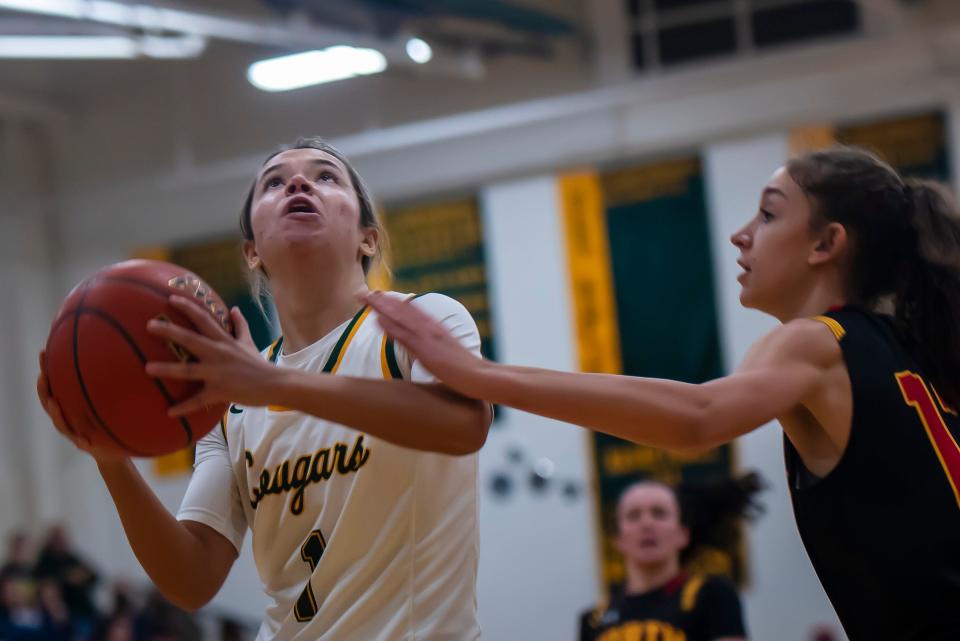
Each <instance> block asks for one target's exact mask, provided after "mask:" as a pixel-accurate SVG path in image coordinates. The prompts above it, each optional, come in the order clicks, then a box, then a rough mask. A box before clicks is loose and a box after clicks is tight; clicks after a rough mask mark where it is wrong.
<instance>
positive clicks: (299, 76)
mask: <svg viewBox="0 0 960 641" xmlns="http://www.w3.org/2000/svg"><path fill="white" fill-rule="evenodd" d="M386 68H387V59H386V58H385V57H384V56H383V54H382V53H380V52H379V51H377V50H376V49H361V48H357V47H347V46H336V47H327V48H326V49H321V50H315V51H305V52H303V53H295V54H293V55H290V56H282V57H280V58H270V59H268V60H261V61H259V62H255V63H253V64H252V65H250V68H249V69H248V70H247V79H248V80H249V81H250V84H252V85H253V86H254V87H256V88H257V89H262V90H264V91H288V90H290V89H299V88H300V87H306V86H309V85H317V84H320V83H324V82H333V81H334V80H343V79H344V78H352V77H353V76H365V75H369V74H372V73H379V72H381V71H383V70H384V69H386Z"/></svg>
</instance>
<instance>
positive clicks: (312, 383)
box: [271, 370, 489, 455]
mask: <svg viewBox="0 0 960 641" xmlns="http://www.w3.org/2000/svg"><path fill="white" fill-rule="evenodd" d="M273 385H274V387H275V389H274V390H271V396H273V397H275V398H277V400H278V402H279V404H281V405H283V406H285V407H289V408H291V409H295V410H297V411H300V412H304V413H306V414H312V415H313V416H317V417H319V418H323V419H326V420H329V421H333V422H335V423H340V424H341V425H347V426H349V427H352V428H354V429H357V430H360V431H362V432H366V433H367V434H370V435H372V436H376V437H377V438H381V439H383V440H385V441H389V442H390V443H393V444H395V445H400V446H403V447H409V448H413V449H417V450H424V451H429V452H440V453H442V454H453V455H460V454H469V453H471V452H475V451H477V450H478V449H480V447H481V446H482V445H483V443H484V441H485V440H486V437H487V428H488V426H489V410H488V406H487V404H486V403H484V402H483V401H477V400H473V399H467V398H464V397H462V396H459V395H457V394H455V393H453V392H451V391H450V390H448V389H446V388H445V387H443V386H442V385H439V384H419V383H410V382H407V381H384V380H378V379H366V378H352V377H348V376H330V375H326V374H313V373H308V372H300V371H296V370H289V371H285V372H284V375H283V376H281V377H277V380H276V381H275V382H274V383H273Z"/></svg>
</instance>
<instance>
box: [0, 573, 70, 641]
mask: <svg viewBox="0 0 960 641" xmlns="http://www.w3.org/2000/svg"><path fill="white" fill-rule="evenodd" d="M38 592H41V593H42V595H41V596H42V600H43V601H42V602H41V600H38ZM48 605H49V606H50V607H49V608H48V607H47V606H48ZM0 639H3V640H4V641H71V626H70V619H69V616H68V615H67V612H66V608H65V607H64V606H63V603H62V601H61V600H60V594H59V588H58V587H57V586H56V584H53V583H45V584H43V585H42V586H41V587H40V589H39V590H38V585H37V584H36V583H35V582H34V579H33V577H32V576H31V575H30V574H29V573H26V572H15V571H11V572H9V573H7V574H4V575H3V576H2V577H0Z"/></svg>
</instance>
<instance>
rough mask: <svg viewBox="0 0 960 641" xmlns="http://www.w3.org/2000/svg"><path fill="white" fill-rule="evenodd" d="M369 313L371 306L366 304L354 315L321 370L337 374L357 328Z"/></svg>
mask: <svg viewBox="0 0 960 641" xmlns="http://www.w3.org/2000/svg"><path fill="white" fill-rule="evenodd" d="M369 315H370V308H369V307H367V306H366V305H364V306H363V307H362V308H361V309H360V311H359V312H357V313H356V315H354V317H353V320H351V321H350V324H349V325H347V327H346V329H344V330H343V333H342V334H341V335H340V340H338V341H337V344H336V345H334V346H333V351H332V352H330V357H329V358H328V359H327V363H326V365H324V366H323V370H321V371H322V372H323V373H325V374H335V373H336V372H337V370H338V369H339V368H340V363H342V362H343V356H344V354H346V353H347V349H348V348H349V347H350V341H352V340H353V337H354V336H356V335H357V330H358V329H360V325H362V324H363V321H365V320H366V319H367V316H369Z"/></svg>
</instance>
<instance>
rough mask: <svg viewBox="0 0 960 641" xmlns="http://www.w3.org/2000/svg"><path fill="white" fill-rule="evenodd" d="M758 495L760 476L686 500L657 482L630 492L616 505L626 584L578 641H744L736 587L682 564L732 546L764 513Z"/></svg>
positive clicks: (585, 623) (689, 491)
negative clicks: (751, 519)
mask: <svg viewBox="0 0 960 641" xmlns="http://www.w3.org/2000/svg"><path fill="white" fill-rule="evenodd" d="M760 489H762V484H761V482H760V480H759V477H758V476H757V475H755V474H749V475H746V476H745V477H743V478H741V479H732V480H730V481H729V482H726V483H723V484H720V485H715V486H712V487H710V488H696V489H694V488H685V489H684V490H682V491H680V492H678V491H677V490H675V489H674V488H672V487H670V486H668V485H665V484H663V483H659V482H656V481H641V482H638V483H634V484H633V485H630V486H629V487H627V488H626V489H625V490H624V491H623V493H622V494H621V495H620V499H619V501H618V502H617V509H616V534H615V541H616V546H617V549H619V550H620V552H621V553H622V554H623V556H624V561H625V565H626V581H625V583H624V585H623V586H622V587H620V588H619V589H618V590H616V591H615V592H613V593H612V594H611V597H610V599H609V602H608V603H604V604H601V605H600V606H598V607H596V608H594V609H592V610H590V611H588V612H585V613H584V614H583V615H582V616H581V618H580V641H620V640H621V639H630V638H644V639H646V638H651V639H685V640H686V641H721V640H722V641H743V640H744V639H746V637H747V633H746V628H745V626H744V622H743V612H742V608H741V605H740V598H739V596H738V595H737V591H736V588H735V587H734V585H733V584H732V583H731V582H730V581H729V580H728V579H726V578H723V577H721V576H716V575H713V576H711V575H707V574H700V573H688V572H686V571H685V570H684V568H683V561H685V560H687V559H688V558H690V557H693V556H695V555H696V553H697V551H698V549H699V548H701V547H723V546H725V545H726V544H728V543H729V542H730V537H732V536H735V532H736V528H737V525H736V524H737V521H738V520H739V519H740V518H742V517H743V516H745V515H747V514H749V513H750V512H751V511H754V512H756V511H757V510H759V507H758V506H757V505H756V504H755V503H754V502H753V495H754V494H755V493H756V492H758V491H759V490H760ZM681 497H683V499H684V500H683V501H681ZM694 509H696V510H697V513H695V512H694ZM691 526H695V527H696V528H697V529H696V530H693V528H691ZM644 635H646V636H644Z"/></svg>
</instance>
